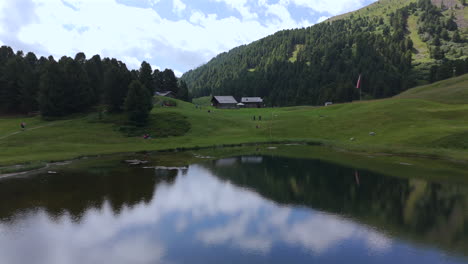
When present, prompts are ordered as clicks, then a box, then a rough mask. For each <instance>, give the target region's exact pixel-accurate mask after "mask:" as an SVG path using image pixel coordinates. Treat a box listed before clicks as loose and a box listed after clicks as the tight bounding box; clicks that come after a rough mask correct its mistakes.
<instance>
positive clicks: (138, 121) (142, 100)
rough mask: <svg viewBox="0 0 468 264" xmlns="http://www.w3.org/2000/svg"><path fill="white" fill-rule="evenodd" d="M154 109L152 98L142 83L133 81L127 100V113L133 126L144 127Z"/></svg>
mask: <svg viewBox="0 0 468 264" xmlns="http://www.w3.org/2000/svg"><path fill="white" fill-rule="evenodd" d="M152 108H153V103H152V97H151V94H150V93H149V92H148V89H147V88H146V87H145V86H144V85H143V84H142V83H141V82H140V81H132V83H131V84H130V86H129V87H128V94H127V97H126V98H125V111H126V112H127V115H128V120H129V122H130V123H131V124H132V125H136V126H144V125H145V124H146V123H147V122H148V117H149V113H150V111H151V109H152Z"/></svg>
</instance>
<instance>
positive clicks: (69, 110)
mask: <svg viewBox="0 0 468 264" xmlns="http://www.w3.org/2000/svg"><path fill="white" fill-rule="evenodd" d="M156 91H172V92H173V93H174V94H176V95H177V97H178V98H180V99H182V100H189V94H188V89H187V85H186V84H185V83H184V82H183V81H179V80H178V79H177V77H176V76H175V74H174V72H173V71H172V70H170V69H165V70H164V71H159V70H158V69H155V70H152V68H151V65H150V64H149V63H147V62H143V63H142V64H141V67H140V69H139V70H129V69H128V68H127V66H126V65H125V63H123V62H122V61H119V60H117V59H115V58H104V59H101V57H100V56H99V55H94V56H93V57H91V58H90V59H87V58H86V55H85V54H84V53H82V52H80V53H77V54H76V56H75V58H70V57H67V56H63V57H61V58H60V59H59V60H58V61H56V60H55V59H54V57H52V56H49V57H48V58H45V57H40V58H39V59H38V58H37V56H36V55H35V54H34V53H33V52H28V53H27V54H26V55H24V53H23V52H22V51H17V52H16V53H14V51H13V50H12V48H11V47H8V46H2V47H0V113H2V114H27V113H31V112H37V111H40V113H41V114H42V115H43V116H44V117H61V116H66V115H70V114H75V113H83V112H86V111H89V110H91V109H92V108H93V107H96V106H98V105H105V106H106V108H107V111H109V112H123V111H127V112H129V113H132V112H133V111H135V109H137V108H138V107H143V108H145V109H148V108H149V109H150V106H152V99H151V98H152V95H154V93H155V92H156ZM148 102H149V103H148Z"/></svg>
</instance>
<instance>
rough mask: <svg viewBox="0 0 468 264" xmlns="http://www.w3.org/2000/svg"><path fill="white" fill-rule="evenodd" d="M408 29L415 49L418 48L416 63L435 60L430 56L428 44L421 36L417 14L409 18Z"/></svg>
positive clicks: (415, 57) (415, 56)
mask: <svg viewBox="0 0 468 264" xmlns="http://www.w3.org/2000/svg"><path fill="white" fill-rule="evenodd" d="M408 30H409V32H410V38H411V40H412V41H413V45H414V49H415V50H416V54H415V55H414V57H413V59H414V61H415V62H416V63H417V62H422V63H427V62H433V59H431V58H430V54H429V49H428V48H427V44H426V43H424V42H423V41H422V39H421V37H419V34H418V17H417V16H415V15H412V16H410V17H409V18H408Z"/></svg>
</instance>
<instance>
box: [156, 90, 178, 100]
mask: <svg viewBox="0 0 468 264" xmlns="http://www.w3.org/2000/svg"><path fill="white" fill-rule="evenodd" d="M154 95H156V96H165V97H170V98H176V95H175V94H174V92H172V91H164V92H156V93H154Z"/></svg>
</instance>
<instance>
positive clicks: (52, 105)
mask: <svg viewBox="0 0 468 264" xmlns="http://www.w3.org/2000/svg"><path fill="white" fill-rule="evenodd" d="M66 96H67V95H66V94H65V91H64V89H63V83H62V78H61V72H60V68H59V65H58V63H57V62H56V61H55V60H53V58H49V62H48V63H47V64H46V66H45V68H44V72H43V74H42V75H41V79H40V85H39V109H40V111H41V114H42V116H44V117H57V116H64V115H66V112H65V108H66V106H65V97H66Z"/></svg>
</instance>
